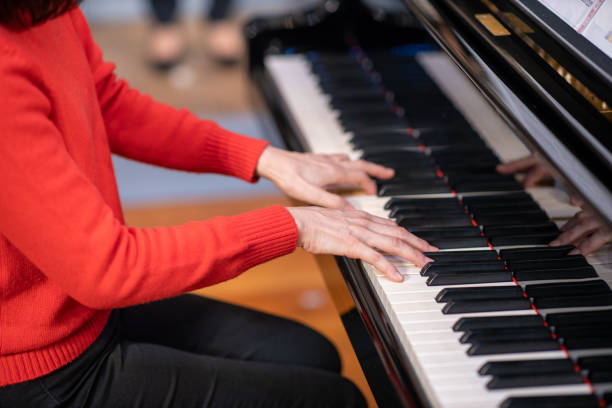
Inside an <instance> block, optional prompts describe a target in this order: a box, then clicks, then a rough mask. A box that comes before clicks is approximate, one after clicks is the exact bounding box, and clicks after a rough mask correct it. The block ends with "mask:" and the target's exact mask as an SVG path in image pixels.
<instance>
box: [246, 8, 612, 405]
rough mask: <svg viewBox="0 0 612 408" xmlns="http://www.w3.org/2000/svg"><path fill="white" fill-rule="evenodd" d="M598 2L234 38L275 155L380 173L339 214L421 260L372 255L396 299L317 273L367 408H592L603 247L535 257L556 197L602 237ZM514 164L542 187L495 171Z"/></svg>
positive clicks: (360, 280)
mask: <svg viewBox="0 0 612 408" xmlns="http://www.w3.org/2000/svg"><path fill="white" fill-rule="evenodd" d="M611 3H612V1H610V0H607V1H602V0H598V1H595V0H589V1H586V0H580V1H579V0H576V1H573V0H572V1H570V0H568V1H563V2H554V1H549V0H537V1H536V0H403V1H401V0H398V1H391V0H388V1H381V0H378V1H371V0H370V1H366V0H361V1H357V0H353V1H350V0H345V1H340V0H326V1H320V2H318V3H317V4H315V5H314V6H313V7H311V8H309V9H307V10H299V11H296V12H295V13H293V14H290V15H282V16H275V17H260V18H255V19H253V20H252V21H250V22H249V23H248V24H247V25H246V26H245V31H244V32H245V35H246V37H247V39H248V43H249V57H250V63H249V64H250V65H249V70H250V76H251V79H252V81H253V83H254V85H255V88H256V89H257V92H258V93H259V94H260V95H261V99H262V100H263V101H264V103H265V106H266V107H267V109H268V110H269V112H270V114H271V116H272V118H273V119H274V123H275V125H276V127H277V128H278V130H279V132H280V134H281V135H282V137H283V139H284V141H285V143H286V144H287V147H288V148H290V149H292V150H296V151H304V152H314V153H346V154H348V155H350V156H351V157H352V158H355V159H357V158H364V159H367V160H371V161H374V162H377V163H381V164H384V165H387V166H389V167H392V168H394V169H395V171H396V176H395V177H394V178H393V179H392V180H384V181H383V180H379V181H378V194H377V195H376V196H364V195H359V194H354V195H351V196H350V197H349V200H350V201H351V203H352V204H353V205H354V206H355V207H356V208H359V209H362V210H365V211H368V212H371V213H373V214H376V215H378V216H382V217H388V218H391V219H394V220H395V221H396V222H397V223H398V224H399V225H401V226H403V227H404V228H406V229H408V230H409V231H411V232H412V233H414V234H416V235H418V236H420V237H422V238H424V239H426V240H428V241H429V242H431V243H432V244H434V245H436V246H438V247H439V248H440V249H441V250H440V252H437V253H430V254H428V256H430V257H431V258H432V259H434V260H435V262H433V263H431V264H428V265H426V266H425V267H424V268H422V269H420V268H418V267H416V266H415V265H413V264H411V263H409V262H407V261H405V260H402V259H392V261H393V262H394V264H395V265H396V266H397V267H398V269H399V270H400V271H401V273H402V274H403V275H404V278H405V279H404V282H402V283H394V282H391V281H389V280H387V279H386V278H385V277H384V276H382V275H381V274H380V273H378V272H377V271H376V270H375V269H374V268H373V267H371V266H370V265H368V264H365V263H363V262H361V261H357V260H354V259H347V258H343V257H336V258H335V261H336V263H337V265H338V269H337V270H336V273H338V271H339V273H340V274H341V279H340V286H342V287H341V288H340V289H339V291H338V293H339V296H342V293H344V295H345V296H346V293H350V297H351V298H350V302H349V303H350V305H349V307H343V310H341V312H342V320H343V322H344V323H345V326H346V329H347V332H348V333H349V336H350V338H351V341H352V342H353V345H354V348H355V351H356V354H357V356H358V357H359V359H360V361H361V363H362V367H363V369H364V373H365V375H366V378H367V379H368V382H369V384H370V386H371V388H372V392H373V394H374V397H375V398H376V400H377V403H378V405H379V406H381V407H393V406H403V407H445V408H446V407H448V408H451V407H452V408H455V407H456V408H463V407H465V408H467V407H469V408H476V407H504V408H522V407H538V408H539V407H580V408H588V407H606V406H612V290H611V287H612V249H611V247H610V245H607V246H604V247H603V248H601V249H600V250H598V251H596V252H595V253H593V254H591V255H589V256H586V257H585V256H583V255H570V254H569V253H570V251H571V250H572V249H573V247H572V246H563V247H549V246H548V245H547V244H548V243H549V242H550V241H551V240H552V239H554V238H555V237H556V236H558V234H559V228H560V227H561V226H562V225H563V224H564V223H565V222H567V221H568V220H569V219H570V218H571V217H573V216H574V215H575V214H576V213H577V212H578V211H579V208H577V207H575V206H573V205H571V204H570V201H569V195H570V194H574V195H578V196H580V197H581V198H582V199H583V200H584V202H585V206H587V207H588V208H589V209H590V211H593V212H594V213H595V214H596V215H597V217H598V220H599V222H600V223H601V225H604V226H607V227H608V228H609V227H611V226H612V166H611V163H612V160H611V158H612V110H611V107H610V106H611V105H610V103H612V51H611V49H612V31H609V32H607V31H605V30H606V29H609V30H612V28H611V27H612V23H611V21H612V4H611ZM568 10H569V12H568ZM608 17H609V18H608ZM572 19H573V20H572ZM530 152H537V154H538V155H539V157H540V158H541V160H542V161H543V162H544V163H546V165H547V166H548V168H549V169H550V171H551V172H553V174H554V175H555V180H556V181H555V182H554V183H550V184H549V185H545V186H538V187H533V188H527V189H526V188H524V187H523V185H522V183H521V182H520V180H519V179H517V177H515V176H508V175H500V174H498V173H496V171H495V166H496V165H497V164H499V163H505V162H508V161H511V160H514V159H517V158H520V157H523V156H526V155H528V154H529V153H530ZM323 272H324V273H325V274H329V276H331V275H332V274H333V273H334V272H333V271H331V270H330V271H323ZM329 276H328V277H326V280H328V282H331V281H333V282H335V283H334V285H333V286H336V287H337V286H338V280H337V279H336V280H334V278H333V277H332V278H330V277H329ZM337 304H338V303H337ZM345 306H346V301H345Z"/></svg>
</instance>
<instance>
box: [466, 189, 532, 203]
mask: <svg viewBox="0 0 612 408" xmlns="http://www.w3.org/2000/svg"><path fill="white" fill-rule="evenodd" d="M461 201H462V202H463V203H464V204H466V205H468V206H469V205H471V204H476V203H490V202H503V203H505V204H510V203H515V202H524V201H529V202H535V201H534V200H533V197H531V195H530V194H529V193H527V192H525V191H515V192H509V193H501V194H493V195H486V196H473V197H462V198H461Z"/></svg>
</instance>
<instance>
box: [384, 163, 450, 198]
mask: <svg viewBox="0 0 612 408" xmlns="http://www.w3.org/2000/svg"><path fill="white" fill-rule="evenodd" d="M391 167H392V166H391ZM439 193H450V189H449V188H448V186H447V185H446V184H445V183H444V181H442V180H440V179H437V180H432V181H431V182H430V183H427V182H423V183H417V182H405V183H397V184H386V185H384V186H382V187H381V188H380V189H379V190H378V195H379V196H381V197H389V196H397V195H416V194H439Z"/></svg>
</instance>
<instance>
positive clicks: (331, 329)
mask: <svg viewBox="0 0 612 408" xmlns="http://www.w3.org/2000/svg"><path fill="white" fill-rule="evenodd" d="M279 203H280V204H283V205H288V204H289V203H288V201H287V200H286V199H285V198H283V197H281V196H270V197H260V198H250V199H248V200H244V199H237V200H231V201H229V200H223V201H218V202H214V201H208V202H200V203H189V204H176V203H175V204H164V205H156V206H146V207H133V208H126V209H125V216H126V222H127V223H128V224H129V225H133V226H138V227H157V226H169V225H180V224H183V223H185V222H188V221H193V220H203V219H206V218H210V217H215V216H224V215H234V214H238V213H241V212H244V211H248V210H251V209H255V208H261V207H264V206H268V205H272V204H279ZM196 293H198V294H202V295H205V296H209V297H213V298H216V299H220V300H224V301H228V302H232V303H235V304H239V305H242V306H247V307H251V308H254V309H257V310H261V311H264V312H268V313H274V314H277V315H280V316H284V317H288V318H291V319H294V320H297V321H300V322H302V323H304V324H306V325H308V326H310V327H312V328H315V329H316V330H318V331H319V332H321V333H323V334H324V335H325V336H326V337H327V338H328V339H329V340H331V341H332V342H333V343H334V344H335V345H336V347H337V348H338V350H339V352H340V355H341V359H342V366H343V375H344V376H345V377H347V378H349V379H351V380H352V381H353V382H354V383H355V384H357V385H358V386H359V388H360V389H361V390H362V392H363V394H364V395H365V396H366V398H367V399H368V405H369V406H370V407H376V403H375V402H374V399H373V397H372V395H371V393H370V390H369V388H368V386H367V383H366V381H365V378H364V376H363V373H362V371H361V368H360V367H359V363H358V361H357V359H356V357H355V354H354V351H353V348H352V347H351V344H350V341H349V339H348V337H347V335H346V333H345V331H344V328H343V326H342V323H341V321H340V318H339V316H338V313H337V311H336V308H335V306H334V305H333V304H332V301H331V299H330V297H329V295H328V293H327V290H326V287H325V283H324V281H323V278H322V276H321V274H320V271H319V268H318V266H317V263H316V262H315V259H314V257H313V256H312V255H310V254H308V253H306V252H304V251H303V250H301V249H298V250H296V251H295V252H294V253H293V254H291V255H288V256H285V257H282V258H279V259H276V260H274V261H272V262H268V263H266V264H262V265H259V266H257V267H255V268H253V269H251V270H249V271H247V272H246V273H244V274H242V275H241V276H239V277H238V278H236V279H233V280H231V281H228V282H224V283H221V284H219V285H215V286H213V287H210V288H205V289H202V290H199V291H197V292H196Z"/></svg>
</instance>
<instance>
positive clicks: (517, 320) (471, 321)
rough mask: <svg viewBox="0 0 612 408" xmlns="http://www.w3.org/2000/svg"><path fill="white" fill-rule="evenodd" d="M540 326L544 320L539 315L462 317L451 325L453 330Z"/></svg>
mask: <svg viewBox="0 0 612 408" xmlns="http://www.w3.org/2000/svg"><path fill="white" fill-rule="evenodd" d="M542 326H544V320H543V319H542V317H541V316H539V315H519V316H487V317H462V318H461V319H459V320H458V321H457V322H456V323H455V324H454V325H453V330H454V331H466V330H473V329H495V328H511V327H542Z"/></svg>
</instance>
